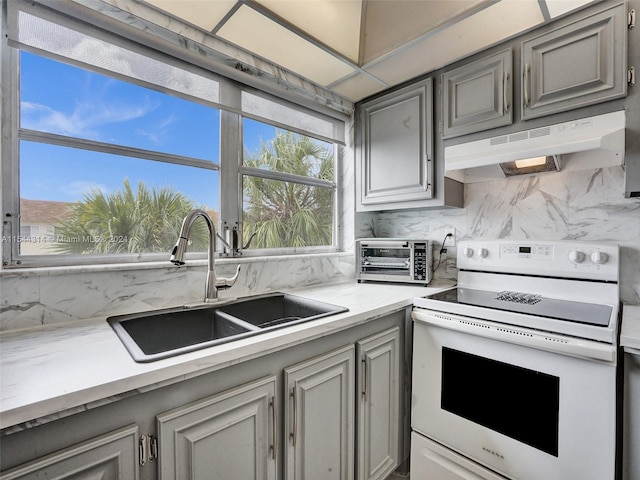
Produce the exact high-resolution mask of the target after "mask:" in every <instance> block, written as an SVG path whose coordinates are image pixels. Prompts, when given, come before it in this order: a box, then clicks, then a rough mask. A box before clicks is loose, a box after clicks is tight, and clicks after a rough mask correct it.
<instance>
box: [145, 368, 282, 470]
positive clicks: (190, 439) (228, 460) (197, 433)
mask: <svg viewBox="0 0 640 480" xmlns="http://www.w3.org/2000/svg"><path fill="white" fill-rule="evenodd" d="M276 408H277V404H276V377H275V376H273V377H268V378H265V379H262V380H258V381H256V382H252V383H249V384H247V385H243V386H241V387H238V388H235V389H232V390H229V391H226V392H223V393H221V394H218V395H213V396H211V397H208V398H204V399H202V400H198V401H196V402H194V403H191V404H189V405H185V406H182V407H179V408H176V409H173V410H171V411H169V412H166V413H163V414H160V415H158V416H157V430H158V442H159V454H158V477H159V478H160V479H162V480H178V479H186V478H189V479H192V480H216V479H220V480H227V479H233V478H237V479H243V480H275V478H276V473H277V472H276V452H277V432H278V426H277V422H276V418H277V416H276Z"/></svg>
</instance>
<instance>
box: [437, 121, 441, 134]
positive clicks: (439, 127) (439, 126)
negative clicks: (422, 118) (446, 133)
mask: <svg viewBox="0 0 640 480" xmlns="http://www.w3.org/2000/svg"><path fill="white" fill-rule="evenodd" d="M438 131H439V132H440V135H442V120H440V121H439V122H438Z"/></svg>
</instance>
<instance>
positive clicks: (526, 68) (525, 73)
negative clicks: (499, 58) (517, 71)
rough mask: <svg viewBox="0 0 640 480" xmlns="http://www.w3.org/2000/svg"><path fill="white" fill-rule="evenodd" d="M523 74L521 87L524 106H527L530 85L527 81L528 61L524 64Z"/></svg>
mask: <svg viewBox="0 0 640 480" xmlns="http://www.w3.org/2000/svg"><path fill="white" fill-rule="evenodd" d="M523 75H524V81H523V85H522V88H523V91H524V106H525V107H528V106H529V87H530V85H529V83H530V81H529V64H528V63H525V64H524V72H523Z"/></svg>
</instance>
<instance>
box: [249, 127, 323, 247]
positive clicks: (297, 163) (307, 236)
mask: <svg viewBox="0 0 640 480" xmlns="http://www.w3.org/2000/svg"><path fill="white" fill-rule="evenodd" d="M245 165H247V166H249V167H254V168H259V169H263V170H270V171H277V172H284V173H291V174H295V175H300V176H304V177H313V178H319V179H323V180H333V178H334V162H333V151H332V149H330V148H326V147H325V146H323V145H321V144H319V143H318V142H316V141H315V140H313V139H311V138H309V137H306V136H304V135H298V134H295V133H292V132H288V131H277V132H276V135H275V137H274V138H273V139H272V140H271V141H270V142H261V145H260V150H259V152H258V153H257V154H256V155H255V156H251V155H250V154H249V153H247V152H245ZM243 188H244V212H243V213H244V216H243V222H244V229H243V230H244V232H243V236H244V240H245V242H246V241H247V240H248V239H249V238H250V237H251V236H252V235H254V234H255V238H254V239H253V240H252V243H251V245H252V247H254V248H279V247H302V246H317V245H331V243H332V237H333V205H334V190H333V189H332V188H324V187H317V186H309V185H304V184H301V183H295V182H290V181H281V180H270V179H264V178H260V177H254V176H245V177H244V187H243Z"/></svg>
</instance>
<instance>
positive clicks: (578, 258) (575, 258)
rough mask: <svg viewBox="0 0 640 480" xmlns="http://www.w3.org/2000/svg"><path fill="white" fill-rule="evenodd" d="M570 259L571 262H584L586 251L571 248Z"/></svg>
mask: <svg viewBox="0 0 640 480" xmlns="http://www.w3.org/2000/svg"><path fill="white" fill-rule="evenodd" d="M569 261H570V262H571V263H582V262H583V261H584V253H582V252H581V251H579V250H571V251H570V252H569Z"/></svg>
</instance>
